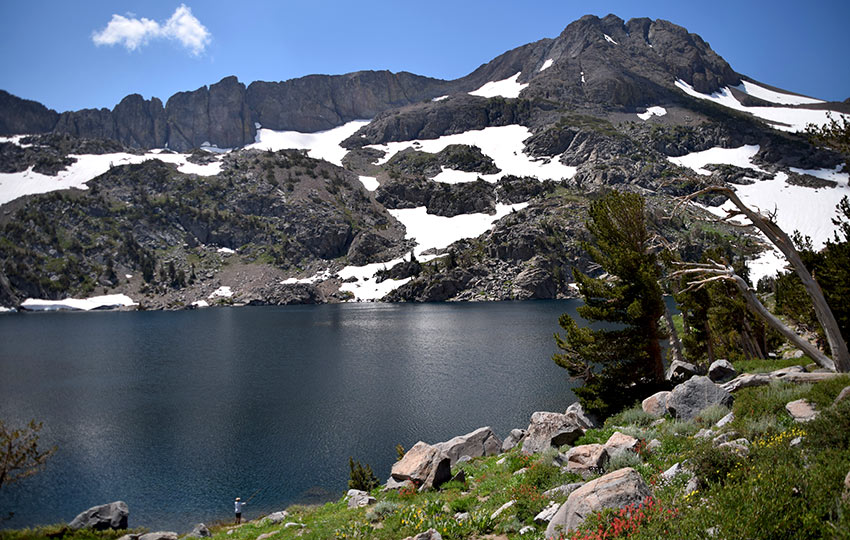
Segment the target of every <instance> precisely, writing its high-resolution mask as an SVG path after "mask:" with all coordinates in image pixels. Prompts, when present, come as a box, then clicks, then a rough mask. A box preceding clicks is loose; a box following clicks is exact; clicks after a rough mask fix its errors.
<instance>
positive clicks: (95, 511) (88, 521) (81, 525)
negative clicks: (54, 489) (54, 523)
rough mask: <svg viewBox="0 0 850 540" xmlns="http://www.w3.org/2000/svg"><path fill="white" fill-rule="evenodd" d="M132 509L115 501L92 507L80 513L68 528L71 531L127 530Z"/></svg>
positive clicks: (122, 502) (121, 502)
mask: <svg viewBox="0 0 850 540" xmlns="http://www.w3.org/2000/svg"><path fill="white" fill-rule="evenodd" d="M129 516H130V509H129V508H128V507H127V503H125V502H124V501H115V502H111V503H109V504H102V505H100V506H92V507H91V508H89V509H88V510H86V511H85V512H80V513H79V514H78V515H77V517H75V518H74V519H73V520H72V521H71V523H69V524H68V527H69V528H71V529H75V530H76V529H94V530H96V531H104V530H106V529H126V528H127V518H128V517H129Z"/></svg>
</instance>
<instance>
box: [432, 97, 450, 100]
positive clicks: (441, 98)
mask: <svg viewBox="0 0 850 540" xmlns="http://www.w3.org/2000/svg"><path fill="white" fill-rule="evenodd" d="M444 99H449V96H438V97H435V98H434V99H432V100H431V101H443V100H444Z"/></svg>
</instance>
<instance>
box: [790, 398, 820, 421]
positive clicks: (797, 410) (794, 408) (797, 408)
mask: <svg viewBox="0 0 850 540" xmlns="http://www.w3.org/2000/svg"><path fill="white" fill-rule="evenodd" d="M785 410H786V411H788V414H790V415H791V417H792V418H793V419H794V421H796V422H808V421H809V420H814V419H815V417H817V415H818V411H817V410H816V409H815V407H814V405H812V404H811V403H809V402H808V401H806V400H805V399H798V400H796V401H791V402H789V403H787V404H786V405H785Z"/></svg>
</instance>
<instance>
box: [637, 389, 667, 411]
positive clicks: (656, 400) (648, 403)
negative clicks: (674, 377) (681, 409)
mask: <svg viewBox="0 0 850 540" xmlns="http://www.w3.org/2000/svg"><path fill="white" fill-rule="evenodd" d="M669 396H670V392H668V391H666V390H665V391H663V392H656V393H655V394H652V395H651V396H649V397H648V398H646V399H645V400H643V402H642V403H641V408H642V409H643V411H644V412H645V413H647V414H651V415H652V416H664V415H665V414H666V413H667V398H668V397H669Z"/></svg>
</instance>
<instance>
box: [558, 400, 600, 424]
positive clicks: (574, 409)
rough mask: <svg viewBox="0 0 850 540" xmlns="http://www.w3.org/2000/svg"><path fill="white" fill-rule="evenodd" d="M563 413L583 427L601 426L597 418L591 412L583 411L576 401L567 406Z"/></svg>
mask: <svg viewBox="0 0 850 540" xmlns="http://www.w3.org/2000/svg"><path fill="white" fill-rule="evenodd" d="M564 414H566V415H567V416H569V417H570V418H572V419H573V420H575V422H576V424H578V425H579V426H581V427H583V428H584V429H596V428H598V427H600V426H601V424H600V423H599V419H598V418H596V416H595V415H593V414H589V413H586V412H584V408H583V407H582V406H581V403H579V402H578V401H576V402H575V403H573V404H572V405H570V406H569V407H567V410H566V411H565V412H564Z"/></svg>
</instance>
